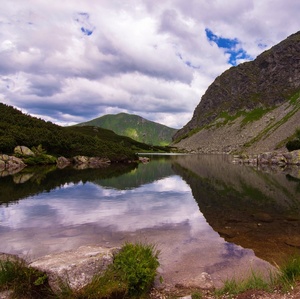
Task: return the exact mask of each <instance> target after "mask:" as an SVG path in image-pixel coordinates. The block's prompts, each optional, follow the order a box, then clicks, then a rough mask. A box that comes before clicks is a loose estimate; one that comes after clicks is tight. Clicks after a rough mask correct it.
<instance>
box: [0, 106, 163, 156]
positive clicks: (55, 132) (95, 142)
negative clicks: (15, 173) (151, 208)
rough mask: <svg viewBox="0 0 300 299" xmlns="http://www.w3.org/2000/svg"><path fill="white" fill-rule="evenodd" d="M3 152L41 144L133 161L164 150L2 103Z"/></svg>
mask: <svg viewBox="0 0 300 299" xmlns="http://www.w3.org/2000/svg"><path fill="white" fill-rule="evenodd" d="M0 115H1V118H0V153H6V154H10V153H12V152H13V150H14V148H15V147H16V146H17V145H25V146H27V147H29V148H32V147H33V146H35V147H36V146H38V145H40V144H41V145H42V146H43V148H44V149H45V150H46V151H47V152H48V153H49V154H52V155H56V156H65V157H73V156H76V155H85V156H97V157H106V158H109V159H110V160H112V161H124V160H130V159H133V158H134V157H135V153H136V152H145V151H147V152H148V151H163V150H165V149H163V148H162V147H153V146H149V145H146V144H143V143H140V142H137V141H135V140H133V139H131V138H128V137H125V136H119V135H117V134H115V133H114V132H113V131H111V130H107V129H102V128H95V127H91V126H84V127H61V126H58V125H55V124H53V123H51V122H46V121H44V120H42V119H38V118H35V117H32V116H29V115H25V114H23V113H22V112H21V111H19V110H17V109H15V108H13V107H11V106H8V105H5V104H2V103H0Z"/></svg>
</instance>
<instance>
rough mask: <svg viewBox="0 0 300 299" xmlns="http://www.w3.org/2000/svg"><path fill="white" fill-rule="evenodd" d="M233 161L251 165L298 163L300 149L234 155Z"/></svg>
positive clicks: (299, 161) (299, 160) (299, 162)
mask: <svg viewBox="0 0 300 299" xmlns="http://www.w3.org/2000/svg"><path fill="white" fill-rule="evenodd" d="M232 162H233V163H239V164H251V165H277V166H286V165H300V150H296V151H292V152H284V153H280V152H266V153H261V154H259V155H257V156H256V155H250V156H248V155H234V156H233V160H232Z"/></svg>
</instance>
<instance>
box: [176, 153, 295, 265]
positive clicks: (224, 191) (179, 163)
mask: <svg viewBox="0 0 300 299" xmlns="http://www.w3.org/2000/svg"><path fill="white" fill-rule="evenodd" d="M228 159H230V157H228V156H197V157H191V156H185V157H179V158H178V159H177V160H176V163H174V168H175V170H176V173H178V174H180V176H181V177H182V178H183V179H184V180H185V181H186V182H187V183H188V184H189V185H190V187H191V189H192V193H193V196H194V198H195V200H196V201H197V203H198V205H199V209H200V211H201V212H202V213H203V215H204V217H205V218H206V220H207V222H208V223H209V225H210V226H211V227H212V228H213V229H214V230H215V231H217V232H218V233H219V234H220V236H222V237H224V238H225V240H226V241H228V242H232V243H235V244H237V245H241V246H242V247H244V248H251V249H253V250H254V252H255V254H256V256H258V257H260V258H262V259H264V260H266V261H269V262H270V263H274V262H275V263H281V262H282V261H283V260H284V259H285V258H286V257H287V256H288V255H290V254H292V253H295V252H297V251H299V248H300V188H299V187H300V179H299V178H297V176H298V175H299V174H300V173H299V171H300V168H298V167H294V168H291V169H285V170H282V169H280V168H273V169H270V168H267V167H265V169H264V171H261V170H258V169H256V168H253V167H250V166H244V165H234V164H231V163H226V162H225V163H224V160H228ZM267 171H268V172H267ZM290 173H291V174H290ZM294 175H295V176H296V177H295V176H294Z"/></svg>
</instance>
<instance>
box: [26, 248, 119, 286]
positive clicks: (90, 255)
mask: <svg viewBox="0 0 300 299" xmlns="http://www.w3.org/2000/svg"><path fill="white" fill-rule="evenodd" d="M117 251H118V249H117V248H104V247H99V246H81V247H79V248H78V249H77V250H72V251H67V252H62V253H58V254H50V255H46V256H44V257H42V258H39V259H37V260H35V261H33V262H32V263H30V264H29V265H30V266H32V267H35V268H38V269H40V270H42V271H45V272H46V273H47V274H48V275H49V284H50V286H51V287H52V288H53V289H54V290H57V289H58V288H59V281H58V278H59V279H61V280H62V281H65V282H68V283H69V285H70V287H71V288H72V289H80V288H82V287H83V286H85V285H86V284H88V283H89V282H90V281H91V280H92V277H93V276H94V275H95V274H98V273H103V272H104V270H105V269H106V268H107V266H108V265H109V264H111V263H112V261H113V254H114V253H115V252H117Z"/></svg>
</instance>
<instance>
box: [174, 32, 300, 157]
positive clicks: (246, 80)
mask: <svg viewBox="0 0 300 299" xmlns="http://www.w3.org/2000/svg"><path fill="white" fill-rule="evenodd" d="M299 96H300V31H299V32H297V33H295V34H292V35H291V36H289V37H288V38H287V39H285V40H283V41H282V42H280V43H279V44H277V45H275V46H274V47H272V48H271V49H269V50H267V51H264V52H263V53H262V54H260V55H259V56H258V57H257V58H256V59H255V60H253V61H250V62H245V63H242V64H240V65H238V66H235V67H231V68H230V69H228V70H226V71H225V72H224V73H222V74H221V75H220V76H218V77H217V78H216V79H215V80H214V82H213V83H212V84H211V85H210V86H209V87H208V89H207V90H206V92H205V93H204V95H203V96H202V98H201V100H200V103H199V104H198V105H197V107H196V108H195V110H194V114H193V117H192V119H191V120H190V121H189V122H188V123H187V124H186V125H185V126H184V127H183V128H182V129H180V130H178V132H177V133H176V134H175V135H174V136H173V142H174V144H173V145H175V146H177V147H179V148H181V149H186V150H188V151H195V152H218V153H222V152H236V151H248V152H254V151H260V150H262V149H264V150H275V149H279V148H280V147H282V145H283V143H284V142H285V141H286V140H288V139H289V138H290V137H291V136H292V135H293V133H294V131H295V129H296V128H297V121H296V124H295V119H294V118H295V117H293V115H295V114H296V115H297V117H300V114H299V105H300V104H299ZM280 107H281V108H280ZM282 107H284V109H282ZM298 119H299V118H298ZM266 122H267V123H266ZM289 122H290V123H291V125H290V126H287V128H286V129H287V130H286V131H285V132H281V134H278V132H279V131H277V129H279V128H280V126H282V125H284V124H285V123H289ZM298 123H299V122H298ZM299 125H300V124H299ZM255 126H256V128H255ZM258 126H260V129H259V130H258V129H257V127H258ZM274 128H276V130H274ZM276 131H277V133H276ZM221 132H222V134H221ZM275 133H276V134H277V135H278V136H277V139H278V140H275V141H272V142H270V144H268V146H264V144H263V142H261V141H262V140H263V138H265V137H266V136H269V135H270V134H271V135H272V134H275ZM245 135H249V136H248V137H247V138H245ZM226 138H227V139H228V140H227V142H226V141H225V140H224V139H226ZM204 139H205V140H204ZM212 141H214V142H212ZM259 142H260V144H261V147H258V146H257V144H258V143H259ZM205 143H206V144H205ZM216 143H219V145H218V144H216ZM209 147H210V149H209Z"/></svg>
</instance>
